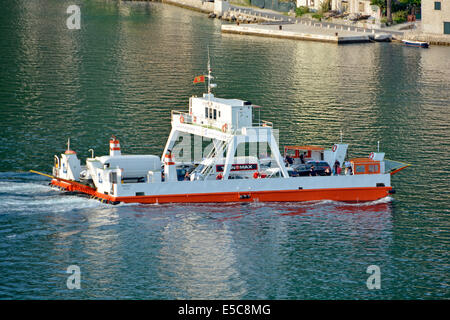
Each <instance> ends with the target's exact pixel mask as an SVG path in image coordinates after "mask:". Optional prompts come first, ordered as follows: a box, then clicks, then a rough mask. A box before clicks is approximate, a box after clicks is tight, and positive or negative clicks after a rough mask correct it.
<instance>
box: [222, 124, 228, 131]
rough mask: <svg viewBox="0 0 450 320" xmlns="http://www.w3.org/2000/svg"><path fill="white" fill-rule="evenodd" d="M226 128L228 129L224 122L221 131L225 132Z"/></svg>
mask: <svg viewBox="0 0 450 320" xmlns="http://www.w3.org/2000/svg"><path fill="white" fill-rule="evenodd" d="M227 130H228V125H227V124H226V123H225V124H224V125H223V126H222V132H227Z"/></svg>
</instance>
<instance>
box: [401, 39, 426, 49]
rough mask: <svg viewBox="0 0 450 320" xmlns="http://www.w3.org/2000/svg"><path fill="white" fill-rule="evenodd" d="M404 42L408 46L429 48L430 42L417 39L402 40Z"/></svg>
mask: <svg viewBox="0 0 450 320" xmlns="http://www.w3.org/2000/svg"><path fill="white" fill-rule="evenodd" d="M402 42H403V43H404V44H405V45H406V46H408V47H417V48H428V47H429V44H428V42H424V41H415V40H402Z"/></svg>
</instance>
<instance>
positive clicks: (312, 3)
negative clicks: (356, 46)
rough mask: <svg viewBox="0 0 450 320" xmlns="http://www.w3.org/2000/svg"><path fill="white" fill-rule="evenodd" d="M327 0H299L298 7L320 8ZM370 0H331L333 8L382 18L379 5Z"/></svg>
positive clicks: (338, 10) (343, 11)
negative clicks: (372, 3)
mask: <svg viewBox="0 0 450 320" xmlns="http://www.w3.org/2000/svg"><path fill="white" fill-rule="evenodd" d="M325 1H326V0H297V7H300V6H303V7H308V8H310V9H313V10H319V9H320V8H321V6H322V3H323V2H325ZM370 2H371V1H370V0H331V10H334V11H337V12H342V13H352V14H360V15H369V16H372V17H374V18H375V19H380V16H381V11H380V8H379V7H378V6H374V5H371V4H370Z"/></svg>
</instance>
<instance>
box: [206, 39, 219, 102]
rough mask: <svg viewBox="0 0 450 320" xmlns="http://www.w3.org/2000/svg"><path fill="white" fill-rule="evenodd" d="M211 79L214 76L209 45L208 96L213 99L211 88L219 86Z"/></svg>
mask: <svg viewBox="0 0 450 320" xmlns="http://www.w3.org/2000/svg"><path fill="white" fill-rule="evenodd" d="M211 79H214V77H213V76H212V70H211V59H210V57H209V46H208V96H209V99H211V96H210V94H211V89H212V88H215V87H217V84H215V83H211Z"/></svg>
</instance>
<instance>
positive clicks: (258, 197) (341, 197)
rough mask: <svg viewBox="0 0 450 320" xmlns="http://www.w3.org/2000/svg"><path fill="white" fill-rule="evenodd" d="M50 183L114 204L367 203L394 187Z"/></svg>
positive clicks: (387, 192) (383, 195)
mask: <svg viewBox="0 0 450 320" xmlns="http://www.w3.org/2000/svg"><path fill="white" fill-rule="evenodd" d="M51 184H52V185H54V186H58V187H60V188H63V189H66V190H67V191H72V192H81V193H85V194H88V195H91V196H92V197H95V198H99V199H100V200H104V201H106V202H114V203H117V202H124V203H208V202H214V203H216V202H253V201H259V202H299V201H317V200H333V201H342V202H367V201H374V200H378V199H381V198H384V197H386V196H388V195H389V193H390V191H391V190H392V187H366V188H336V189H307V190H277V191H252V192H223V193H194V194H175V195H172V194H171V195H154V196H133V197H112V196H110V195H106V194H103V193H99V192H97V191H96V190H95V189H93V188H90V187H87V186H84V185H82V184H79V183H69V182H64V181H58V180H52V182H51Z"/></svg>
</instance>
